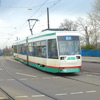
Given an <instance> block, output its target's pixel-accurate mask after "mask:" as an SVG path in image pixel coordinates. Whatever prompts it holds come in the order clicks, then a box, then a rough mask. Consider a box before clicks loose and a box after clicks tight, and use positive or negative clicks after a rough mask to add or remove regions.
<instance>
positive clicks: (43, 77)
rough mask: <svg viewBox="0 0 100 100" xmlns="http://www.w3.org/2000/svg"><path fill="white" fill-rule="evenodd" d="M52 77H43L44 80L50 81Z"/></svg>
mask: <svg viewBox="0 0 100 100" xmlns="http://www.w3.org/2000/svg"><path fill="white" fill-rule="evenodd" d="M50 78H51V77H42V79H50Z"/></svg>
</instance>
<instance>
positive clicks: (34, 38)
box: [28, 33, 56, 40]
mask: <svg viewBox="0 0 100 100" xmlns="http://www.w3.org/2000/svg"><path fill="white" fill-rule="evenodd" d="M52 35H56V33H51V34H45V35H41V36H37V37H33V38H29V39H28V40H32V39H37V38H41V37H45V36H52Z"/></svg>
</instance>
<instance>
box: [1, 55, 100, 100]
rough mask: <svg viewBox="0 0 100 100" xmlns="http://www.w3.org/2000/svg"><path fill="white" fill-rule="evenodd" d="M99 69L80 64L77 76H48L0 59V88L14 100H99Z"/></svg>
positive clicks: (13, 61)
mask: <svg viewBox="0 0 100 100" xmlns="http://www.w3.org/2000/svg"><path fill="white" fill-rule="evenodd" d="M99 66H100V65H99V64H97V63H85V62H83V66H82V71H81V72H79V73H73V74H51V73H46V72H43V71H40V70H38V69H35V68H32V67H29V66H27V65H25V64H23V63H20V62H18V61H16V60H14V59H11V58H9V57H0V87H1V88H2V89H4V90H5V91H6V92H7V93H8V94H9V95H11V96H12V97H13V98H14V99H15V100H100V67H99ZM2 100H3V99H2Z"/></svg>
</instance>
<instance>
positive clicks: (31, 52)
mask: <svg viewBox="0 0 100 100" xmlns="http://www.w3.org/2000/svg"><path fill="white" fill-rule="evenodd" d="M28 47H29V55H30V56H32V55H33V43H29V45H28Z"/></svg>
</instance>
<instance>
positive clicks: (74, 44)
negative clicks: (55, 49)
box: [58, 36, 81, 55]
mask: <svg viewBox="0 0 100 100" xmlns="http://www.w3.org/2000/svg"><path fill="white" fill-rule="evenodd" d="M58 45H59V55H78V54H81V53H80V41H79V36H58Z"/></svg>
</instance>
